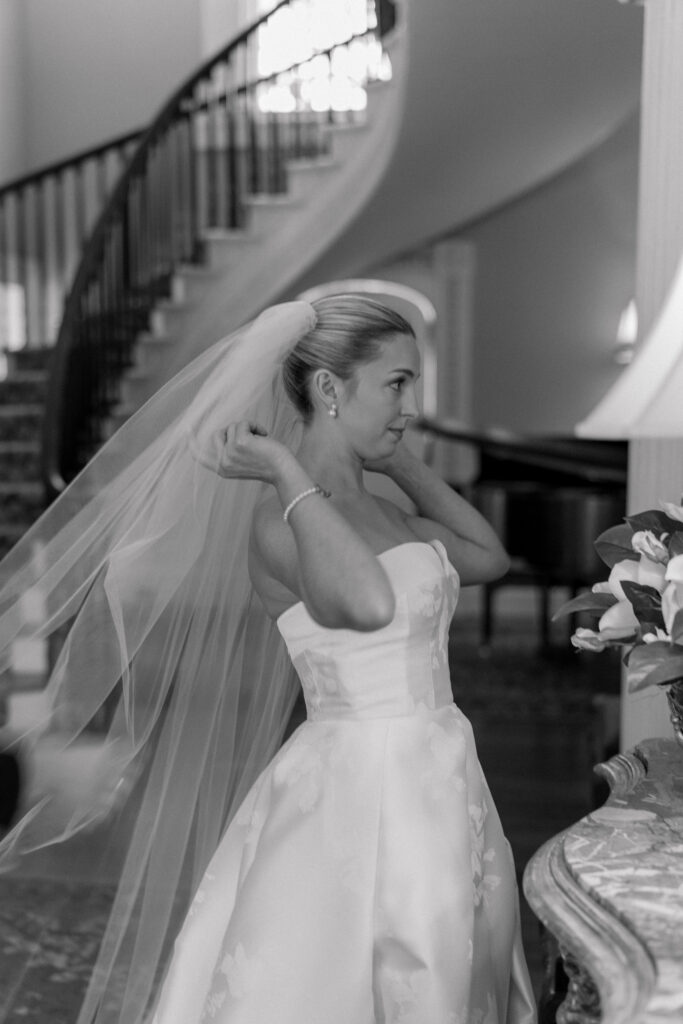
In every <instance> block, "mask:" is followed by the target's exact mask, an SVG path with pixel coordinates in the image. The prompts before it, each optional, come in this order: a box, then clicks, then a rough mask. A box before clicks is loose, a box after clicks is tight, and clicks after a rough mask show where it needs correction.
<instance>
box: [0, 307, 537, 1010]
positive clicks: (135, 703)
mask: <svg viewBox="0 0 683 1024" xmlns="http://www.w3.org/2000/svg"><path fill="white" fill-rule="evenodd" d="M292 317H293V322H291V319H292ZM247 342H248V343H247ZM419 376H420V366H419V357H418V351H417V346H416V343H415V339H414V336H413V333H412V330H411V328H410V326H409V325H408V323H407V322H406V321H405V320H403V318H402V317H400V316H398V314H396V313H394V312H392V311H390V310H388V309H386V308H385V307H383V306H381V305H379V304H378V303H376V302H374V301H371V300H369V299H365V298H360V297H357V296H336V297H332V298H326V299H321V300H318V301H317V302H315V303H314V304H313V306H312V307H311V306H308V305H307V304H303V303H299V304H290V306H283V307H274V309H273V310H270V311H267V312H266V314H264V315H262V317H261V318H259V319H258V320H257V321H256V322H255V325H252V327H251V328H250V329H248V330H247V332H246V334H245V335H244V337H240V338H239V339H238V340H237V342H236V343H235V342H233V343H232V344H231V345H229V346H228V347H227V348H223V349H221V350H220V351H218V352H215V353H212V355H210V356H208V357H206V358H205V359H204V361H203V362H202V365H201V366H200V367H199V369H197V367H194V368H193V369H192V370H191V371H189V373H188V374H186V375H185V378H183V380H181V381H180V382H179V383H178V382H175V383H174V385H173V386H172V388H171V391H170V392H169V391H168V390H167V392H166V394H165V396H164V392H162V393H161V394H162V397H161V398H160V399H159V400H156V399H155V400H153V402H152V403H150V405H151V407H152V409H151V411H150V409H148V410H147V412H145V410H143V414H142V417H141V418H140V419H139V420H138V422H137V424H135V423H133V426H132V428H130V429H131V430H132V431H137V433H130V435H129V437H128V438H127V439H126V438H124V439H123V440H124V441H126V440H127V441H128V442H129V441H130V439H131V438H132V437H138V436H139V437H142V438H144V443H143V442H140V443H139V444H138V449H137V450H136V449H135V446H133V451H132V453H131V446H130V444H129V443H127V444H122V447H123V448H124V449H127V450H128V454H127V456H126V459H123V460H122V458H121V455H120V450H117V451H116V452H114V453H111V452H110V455H109V464H102V465H100V466H99V469H98V473H97V474H93V470H92V467H91V469H90V470H89V471H86V474H85V477H84V480H81V482H80V484H79V482H78V481H77V482H76V491H78V488H79V487H80V488H81V491H82V494H80V495H77V497H78V501H77V504H78V503H79V502H80V504H81V505H82V508H81V511H80V512H79V513H78V514H77V515H76V518H75V519H74V520H73V521H72V522H73V523H74V524H77V525H76V527H75V529H72V532H71V533H70V534H69V536H68V537H67V538H66V540H64V533H65V531H67V532H68V530H69V524H68V523H67V525H66V526H64V523H63V519H64V517H63V516H61V518H60V517H59V516H58V517H57V519H55V520H54V521H53V522H48V523H47V526H44V527H43V533H45V534H47V535H49V536H50V541H51V543H52V544H53V548H52V549H51V548H50V544H48V545H47V556H46V555H45V551H43V558H42V561H43V563H45V560H46V558H47V564H48V566H51V565H53V564H54V562H55V560H56V561H60V559H61V561H64V551H68V552H69V553H70V555H72V556H73V557H72V559H71V560H69V559H67V561H68V562H69V565H70V566H71V568H70V569H69V570H68V572H71V573H72V576H71V577H70V576H68V573H66V574H62V576H60V578H59V582H58V583H57V584H54V585H53V589H52V590H49V591H48V593H47V595H46V597H45V600H46V601H47V602H48V604H51V603H52V604H55V603H56V607H57V610H53V611H52V616H51V624H55V623H60V624H62V623H63V622H64V621H65V620H66V619H68V620H69V622H71V623H72V625H71V631H70V634H69V640H68V641H67V643H66V645H65V649H64V650H63V651H62V656H61V657H60V660H59V661H58V663H57V666H56V668H55V672H54V673H53V680H52V681H51V684H50V686H51V688H52V692H53V695H56V697H57V701H56V704H57V706H59V707H60V708H63V707H64V706H65V702H66V703H68V702H69V700H70V701H71V706H72V707H73V706H74V705H75V706H81V712H80V713H81V719H83V718H84V717H87V713H90V712H92V709H93V708H94V707H97V706H98V704H97V701H98V700H99V701H100V702H101V700H102V699H103V695H105V696H107V697H108V699H109V700H110V701H111V699H112V694H114V695H116V694H118V695H119V697H120V702H119V703H117V704H116V706H115V710H114V712H113V714H112V726H111V729H110V733H109V737H108V743H107V750H108V752H109V764H110V767H111V764H112V760H113V763H114V764H115V766H116V771H115V778H116V779H118V780H119V782H118V783H116V785H113V787H112V794H111V796H110V798H109V800H105V801H104V804H105V806H106V808H107V810H106V813H105V814H104V815H103V812H102V804H103V800H102V796H101V795H100V797H99V799H98V802H97V807H95V808H92V807H91V808H87V809H84V810H83V811H82V812H81V814H80V816H79V815H76V816H75V817H74V818H73V819H72V820H71V821H70V822H68V823H66V824H65V827H64V829H63V830H60V829H56V830H55V829H54V828H53V832H54V834H53V835H52V836H51V837H49V838H45V837H44V836H43V835H42V834H41V829H42V830H43V831H47V832H49V825H45V826H41V825H40V814H38V818H37V821H33V820H31V821H28V820H26V821H24V822H21V823H20V825H19V827H18V829H16V830H15V832H14V833H12V834H11V835H10V837H8V840H6V841H5V844H3V846H5V847H6V849H7V850H8V851H9V852H10V853H12V854H14V853H16V852H22V851H23V850H24V849H26V850H31V849H36V848H37V847H40V846H41V845H43V843H44V842H51V841H54V840H55V839H57V838H58V839H63V838H64V837H65V836H69V835H73V834H74V833H75V832H77V831H79V830H80V829H82V828H84V827H85V828H90V829H93V828H95V829H96V828H98V827H102V826H101V821H102V818H103V816H104V817H105V818H106V817H111V816H112V814H113V813H114V812H112V810H111V807H112V806H115V805H116V799H115V794H116V792H117V790H118V789H119V787H120V784H121V780H125V779H126V778H128V777H129V776H130V777H131V778H132V782H130V784H129V786H128V788H131V787H132V788H133V789H134V792H135V793H136V794H138V795H137V796H136V799H137V800H139V801H140V813H139V815H138V820H137V822H136V824H135V825H134V827H133V828H132V830H131V834H130V840H129V843H130V845H129V850H128V854H127V856H126V858H125V862H124V864H123V866H122V869H121V884H120V888H119V893H118V895H117V899H116V901H115V904H114V907H113V910H112V918H111V921H110V926H109V928H108V931H107V933H106V934H105V938H104V940H103V944H102V949H101V951H100V960H99V963H98V967H97V968H96V971H95V974H94V976H93V982H92V984H91V986H90V991H89V994H88V996H87V997H86V1002H85V1004H84V1008H83V1010H82V1012H81V1016H80V1017H79V1021H82V1022H85V1021H88V1022H89V1021H91V1020H95V1019H96V1020H98V1021H112V1020H120V1021H121V1022H123V1021H125V1022H126V1024H132V1022H133V1021H134V1020H139V1019H141V1018H142V1012H143V1009H144V1006H145V1004H146V1003H147V1001H148V996H149V994H150V992H151V991H152V988H153V984H152V979H153V975H154V972H155V966H156V963H157V961H158V960H159V958H160V957H161V953H160V952H159V950H160V949H161V947H162V946H163V936H164V933H165V931H168V929H167V927H166V926H167V925H168V923H169V921H172V920H173V913H172V911H173V908H172V905H171V904H172V903H173V901H174V900H175V901H176V902H177V893H179V892H182V891H184V888H185V887H187V886H190V887H191V888H192V889H193V891H194V897H193V899H192V902H191V904H190V907H189V911H188V912H187V914H186V916H185V920H184V923H183V924H182V927H180V930H179V931H178V932H177V937H176V939H175V943H174V949H173V954H172V957H171V958H170V963H169V964H168V967H167V968H166V970H165V978H164V980H163V983H162V984H161V986H160V988H159V993H158V995H157V996H156V998H155V1000H154V1002H155V1006H154V1010H153V1022H154V1024H200V1022H206V1021H217V1022H220V1024H264V1022H269V1021H272V1022H275V1021H277V1022H278V1024H390V1022H391V1024H532V1022H533V1021H535V1019H536V1016H535V1010H534V1000H533V995H532V992H531V986H530V982H529V978H528V973H527V970H526V965H525V962H524V955H523V951H522V945H521V937H520V931H519V916H518V903H517V892H516V884H515V872H514V865H513V862H512V857H511V852H510V849H509V845H508V843H507V841H506V840H505V838H504V836H503V832H502V829H501V826H500V822H499V819H498V816H497V814H496V810H495V807H494V804H493V801H492V799H491V796H490V793H489V791H488V788H487V786H486V782H485V780H484V777H483V775H482V771H481V768H480V766H479V763H478V760H477V756H476V750H475V745H474V740H473V737H472V731H471V727H470V725H469V723H468V721H467V719H466V718H465V717H464V716H463V715H462V713H461V712H460V711H459V709H458V708H457V707H456V705H455V704H454V703H453V700H452V693H451V685H450V677H449V669H448V625H449V622H450V619H451V616H452V614H453V611H454V609H455V604H456V601H457V595H458V589H459V586H460V585H462V584H472V583H480V582H484V581H486V580H490V579H494V578H496V577H498V576H500V575H501V574H502V573H503V572H504V571H505V570H506V568H507V556H506V554H505V552H504V550H503V549H502V547H501V545H500V543H499V541H498V539H497V537H496V535H495V534H494V532H493V531H492V529H491V528H490V526H489V525H488V524H487V523H486V522H485V520H484V519H483V518H482V517H481V516H480V515H479V514H478V513H477V512H476V511H475V510H474V509H473V508H472V507H471V506H470V505H469V504H468V503H467V502H466V501H465V500H464V499H462V498H461V497H460V496H459V495H458V494H456V493H455V492H454V491H453V490H452V489H451V488H450V487H448V486H447V485H446V484H445V483H444V482H443V481H442V480H440V479H439V478H438V477H437V476H436V475H435V474H434V473H433V472H432V471H431V470H430V469H429V468H428V467H426V466H425V465H424V464H423V463H422V462H421V461H420V460H419V459H417V458H416V457H415V456H413V455H412V454H411V453H410V451H409V450H408V448H407V447H406V445H405V444H404V443H403V441H402V439H403V435H404V431H405V429H406V427H407V426H408V424H409V423H410V421H411V420H412V419H413V418H414V417H415V416H416V415H417V412H418V407H417V401H416V385H417V381H418V378H419ZM257 380H258V381H259V385H258V387H255V386H254V384H255V382H256V381H257ZM259 388H260V391H259ZM231 389H232V390H231ZM188 398H189V399H190V401H189V402H188V401H187V400H188ZM159 401H160V402H161V403H163V407H164V409H165V410H166V411H165V412H164V414H163V415H162V416H161V418H160V419H159V420H158V423H157V425H158V426H159V427H160V431H159V436H158V437H156V436H155V431H154V430H150V425H151V423H152V422H154V415H152V413H153V412H154V409H156V408H157V407H158V405H155V402H157V403H158V402H159ZM183 401H184V402H185V403H187V404H186V406H185V408H183V409H182V410H181V411H179V410H180V409H181V405H182V402H183ZM171 406H173V407H174V412H173V414H171V415H169V414H168V408H169V407H171ZM293 409H294V410H296V416H293V415H292V410H293ZM231 413H236V415H234V416H231V415H230V414H231ZM162 427H163V429H161V428H162ZM125 431H126V428H125V427H124V428H123V431H121V434H123V433H124V432H125ZM179 452H182V455H179ZM105 453H106V449H105ZM131 454H132V457H131ZM104 457H105V458H106V455H105V456H104ZM99 461H100V463H102V459H100V460H99ZM95 462H96V463H97V462H98V459H96V460H95ZM103 468H104V470H106V472H104V473H103ZM364 470H372V471H373V472H376V473H382V474H385V475H387V476H388V477H390V478H391V479H392V480H393V481H394V482H395V483H396V484H397V485H398V486H399V487H400V488H401V489H402V490H403V492H404V493H405V494H406V495H407V496H408V498H410V499H411V501H412V502H413V504H414V506H415V507H416V509H417V512H416V514H415V515H408V514H406V513H404V512H403V511H402V510H400V509H399V508H398V507H397V506H396V505H394V504H393V503H391V502H389V501H387V500H385V499H382V498H379V497H377V496H374V495H372V494H371V493H369V492H368V491H367V490H366V488H365V486H364V477H363V472H364ZM102 475H104V476H105V478H106V479H107V484H106V486H105V487H104V491H103V492H102V493H104V494H105V495H107V496H108V497H109V498H110V499H111V500H110V502H109V504H108V503H107V502H103V501H102V500H101V495H98V497H97V498H94V499H93V498H92V485H93V481H94V480H95V479H98V478H99V477H102ZM71 490H72V492H73V490H74V488H73V485H72V489H71ZM88 495H90V497H87V496H88ZM93 501H94V502H95V503H96V505H95V507H93ZM112 502H113V504H114V505H115V511H114V512H111V511H106V512H105V511H104V509H105V508H106V509H109V505H110V504H111V503H112ZM72 504H73V493H72ZM79 515H80V516H81V517H82V521H81V522H80V523H78V516H79ZM48 516H49V513H48ZM83 517H85V518H83ZM103 517H104V519H105V520H106V525H105V526H104V527H103V526H102V519H103ZM94 523H97V529H95V532H94V535H93V536H95V538H96V539H95V540H93V541H92V543H91V544H90V546H88V544H87V543H86V544H83V543H79V541H78V538H80V537H81V535H82V531H83V528H84V525H86V524H87V525H88V526H90V525H92V524H94ZM57 525H58V529H57ZM38 532H39V534H40V531H38ZM86 533H87V530H86ZM247 534H248V541H247ZM53 535H54V536H53ZM55 538H56V541H55ZM55 544H56V546H55ZM79 559H80V563H79ZM34 561H35V559H34ZM83 562H85V564H83ZM12 567H13V568H14V566H12ZM74 574H75V575H74ZM34 576H35V574H34ZM72 577H73V578H72ZM43 578H44V571H43V575H42V576H40V577H39V576H35V578H34V577H30V581H29V582H30V585H32V586H34V587H35V586H37V585H38V583H37V582H36V580H38V579H43ZM24 582H26V580H24ZM57 594H58V595H59V597H58V599H57V597H56V595H57ZM98 595H99V596H98ZM103 595H104V597H103ZM253 595H256V597H254V596H253ZM3 597H4V593H3ZM4 603H5V602H4V601H3V604H4ZM0 607H1V606H0ZM150 609H152V610H150ZM263 609H265V612H266V613H267V617H264V616H263V614H262V611H263ZM0 625H2V620H0ZM93 627H95V628H94V632H93ZM98 640H99V642H104V643H105V647H107V644H108V645H109V647H108V648H107V649H108V650H109V648H111V650H114V649H115V650H116V658H114V659H113V660H114V662H115V666H114V668H113V669H108V668H107V667H106V665H105V666H103V667H102V671H101V672H100V673H98V677H97V683H96V684H93V682H92V675H93V673H92V650H93V644H95V643H96V642H97V641H98ZM281 640H284V645H285V646H286V650H287V652H288V655H289V659H290V660H291V663H292V664H293V666H294V668H295V669H296V672H297V674H298V677H299V679H300V682H301V685H302V686H303V691H304V697H305V700H306V708H307V720H306V722H305V723H304V724H303V725H302V726H300V727H299V729H297V730H296V732H295V733H294V734H293V735H292V736H291V737H290V739H289V740H288V741H287V742H286V743H285V744H284V746H282V747H281V748H280V749H279V751H278V752H277V753H276V754H275V756H272V755H273V752H274V750H275V749H276V748H277V743H278V742H279V737H280V736H281V734H282V726H283V724H284V722H285V721H286V718H287V715H288V713H289V710H290V709H291V700H292V693H293V692H294V691H293V690H292V689H291V688H290V687H288V685H287V682H286V679H287V673H286V670H285V665H284V662H282V661H281V658H280V652H281V650H282V643H281ZM114 641H115V643H114ZM83 649H87V650H89V651H90V652H91V654H90V656H89V658H85V659H84V657H83V656H82V655H81V654H79V652H80V651H82V650H83ZM103 661H107V662H108V661H109V659H108V658H105V659H103ZM85 662H87V666H89V668H90V683H89V684H87V683H85V682H84V681H83V678H82V677H83V674H84V669H85V667H86V665H85ZM101 676H104V677H105V681H102V679H101ZM88 687H89V688H90V690H92V689H93V687H94V688H95V690H96V694H95V695H94V696H89V697H87V698H86V699H85V704H86V705H87V712H84V711H83V708H82V705H83V700H84V697H83V694H84V693H85V692H86V691H87V690H88ZM74 694H77V697H74ZM79 702H80V703H79ZM82 724H83V722H82V721H81V723H80V727H81V728H82ZM76 728H77V727H74V729H76ZM76 734H77V733H76V732H74V735H76ZM150 746H151V747H153V749H154V753H153V755H149V754H148V753H147V752H146V751H147V749H148V748H149V747H150ZM269 758H271V759H270V760H269V763H267V764H266V761H267V760H268V759H269ZM195 762H200V767H199V768H196V766H195ZM190 776H191V777H192V779H196V782H190V781H189V777H190ZM124 788H125V787H124ZM139 790H142V796H140V795H139V793H138V791H139ZM207 792H208V793H209V798H208V799H207ZM129 802H130V801H129ZM121 814H124V815H125V809H124V812H119V817H120V816H121ZM29 817H30V815H29ZM226 821H227V822H228V825H227V828H225V823H226ZM36 833H37V835H36ZM177 833H182V835H183V838H182V840H181V841H179V842H177V841H176V834H177ZM174 844H176V846H174ZM171 849H173V850H175V853H174V854H172V853H171V852H170V851H171ZM197 851H199V853H197ZM210 851H213V853H212V856H211V857H210V859H209V852H210ZM193 854H194V856H193ZM207 860H208V861H209V862H208V866H207ZM197 879H198V880H199V881H198V884H197ZM170 889H173V890H174V892H173V894H172V895H171V896H170V897H169V890H170ZM160 894H161V895H160ZM133 908H135V909H133ZM174 927H175V926H174ZM123 949H125V950H126V953H125V956H126V961H125V962H126V963H127V964H128V965H129V967H130V968H131V978H132V981H131V980H130V978H129V979H127V983H126V985H125V986H124V987H125V988H126V993H125V996H124V997H123V1003H121V1001H120V1000H119V1003H118V1006H117V1007H116V1009H115V1010H112V997H111V991H112V989H111V984H110V981H111V979H112V978H113V977H114V976H115V975H116V973H117V970H118V972H119V975H120V970H121V962H122V961H121V951H122V950H123ZM105 993H106V994H105ZM122 1005H123V1007H124V1008H123V1009H122V1008H121V1007H122ZM126 1006H127V1007H128V1008H127V1009H126V1008H125V1007H126Z"/></svg>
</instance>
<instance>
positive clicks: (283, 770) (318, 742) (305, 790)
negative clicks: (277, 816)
mask: <svg viewBox="0 0 683 1024" xmlns="http://www.w3.org/2000/svg"><path fill="white" fill-rule="evenodd" d="M331 739H332V736H331V733H330V730H328V729H320V727H319V726H317V727H316V728H315V730H311V732H310V733H309V736H308V738H306V739H305V738H304V736H301V737H300V739H299V742H298V743H297V744H296V745H295V746H292V747H291V748H290V749H289V750H288V751H287V754H286V756H285V757H283V758H282V760H281V761H280V764H279V765H278V767H277V768H276V769H275V778H276V782H277V783H278V784H282V783H284V784H285V785H286V786H290V787H292V788H295V789H296V791H297V794H298V804H299V807H300V809H301V810H302V811H303V812H307V811H312V810H313V808H314V807H315V806H316V804H317V803H318V800H319V799H320V796H321V794H322V789H323V783H324V780H325V778H326V777H327V762H328V759H329V754H330V745H331Z"/></svg>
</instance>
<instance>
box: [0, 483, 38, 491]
mask: <svg viewBox="0 0 683 1024" xmlns="http://www.w3.org/2000/svg"><path fill="white" fill-rule="evenodd" d="M12 491H16V492H18V493H20V494H42V493H43V485H42V483H41V482H40V480H0V494H10V493H11V492H12Z"/></svg>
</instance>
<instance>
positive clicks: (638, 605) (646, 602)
mask: <svg viewBox="0 0 683 1024" xmlns="http://www.w3.org/2000/svg"><path fill="white" fill-rule="evenodd" d="M621 586H622V589H623V591H624V593H625V594H626V597H627V598H628V600H629V601H630V602H631V606H632V607H633V611H634V613H635V616H636V618H637V619H638V622H641V623H643V622H649V623H652V622H654V624H655V625H656V626H660V627H661V628H662V629H663V628H664V619H663V617H662V595H661V594H660V593H659V591H658V590H655V588H654V587H647V586H645V585H644V584H643V583H634V582H633V581H632V580H621Z"/></svg>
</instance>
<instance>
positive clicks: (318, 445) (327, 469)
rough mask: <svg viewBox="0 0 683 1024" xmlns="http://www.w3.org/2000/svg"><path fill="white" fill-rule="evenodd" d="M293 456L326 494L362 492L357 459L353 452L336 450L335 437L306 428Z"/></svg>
mask: <svg viewBox="0 0 683 1024" xmlns="http://www.w3.org/2000/svg"><path fill="white" fill-rule="evenodd" d="M296 457H297V459H298V460H299V462H300V463H301V465H302V466H303V468H304V469H305V470H306V472H307V473H308V474H309V476H310V477H311V479H313V480H315V482H316V483H317V484H320V486H321V487H323V488H324V489H325V490H326V491H331V492H332V494H335V493H336V494H343V493H348V492H349V491H357V492H358V493H365V485H364V482H363V464H362V462H361V460H360V459H359V458H358V456H357V455H355V454H354V453H353V452H350V451H348V450H340V445H339V441H338V438H336V437H333V436H331V435H330V434H329V433H328V432H326V431H323V430H321V429H320V428H316V429H315V431H312V430H311V429H310V428H308V429H306V430H305V431H304V435H303V438H302V440H301V444H300V446H299V450H298V451H297V453H296Z"/></svg>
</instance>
